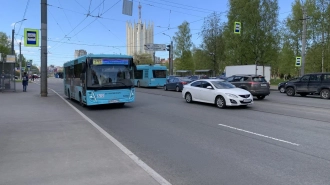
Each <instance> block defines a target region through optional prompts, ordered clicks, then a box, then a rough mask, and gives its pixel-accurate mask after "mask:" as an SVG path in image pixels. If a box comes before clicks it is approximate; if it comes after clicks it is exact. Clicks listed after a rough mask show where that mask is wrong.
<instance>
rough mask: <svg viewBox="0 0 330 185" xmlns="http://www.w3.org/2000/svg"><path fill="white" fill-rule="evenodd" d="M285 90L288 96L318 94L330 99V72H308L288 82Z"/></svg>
mask: <svg viewBox="0 0 330 185" xmlns="http://www.w3.org/2000/svg"><path fill="white" fill-rule="evenodd" d="M285 90H286V94H287V95H288V96H294V95H295V94H299V95H300V96H307V95H309V94H317V95H320V97H321V98H323V99H330V73H311V74H306V75H304V76H302V77H301V78H299V79H297V80H293V81H289V82H287V83H286V85H285Z"/></svg>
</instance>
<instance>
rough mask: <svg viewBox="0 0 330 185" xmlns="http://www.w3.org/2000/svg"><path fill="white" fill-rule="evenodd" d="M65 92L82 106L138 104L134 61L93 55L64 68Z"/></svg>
mask: <svg viewBox="0 0 330 185" xmlns="http://www.w3.org/2000/svg"><path fill="white" fill-rule="evenodd" d="M63 67H64V70H63V77H64V92H65V95H66V96H67V97H68V98H69V99H73V100H76V101H79V103H80V105H82V106H91V105H101V104H117V105H124V104H125V103H129V102H134V100H135V87H134V71H135V70H136V66H135V64H134V62H133V57H132V56H128V55H111V54H89V55H85V56H81V57H79V58H77V59H74V60H71V61H69V62H66V63H65V64H64V66H63Z"/></svg>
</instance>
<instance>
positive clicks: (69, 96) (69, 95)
mask: <svg viewBox="0 0 330 185" xmlns="http://www.w3.org/2000/svg"><path fill="white" fill-rule="evenodd" d="M68 98H69V100H72V99H71V94H70V90H69V89H68Z"/></svg>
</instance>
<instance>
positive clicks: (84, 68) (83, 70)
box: [81, 63, 86, 73]
mask: <svg viewBox="0 0 330 185" xmlns="http://www.w3.org/2000/svg"><path fill="white" fill-rule="evenodd" d="M81 71H82V73H86V63H82V70H81Z"/></svg>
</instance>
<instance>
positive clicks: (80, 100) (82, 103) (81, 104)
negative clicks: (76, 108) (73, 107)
mask: <svg viewBox="0 0 330 185" xmlns="http://www.w3.org/2000/svg"><path fill="white" fill-rule="evenodd" d="M79 104H80V106H82V107H85V104H84V102H83V100H82V98H81V93H79Z"/></svg>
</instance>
